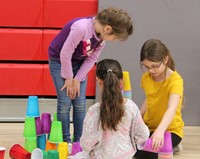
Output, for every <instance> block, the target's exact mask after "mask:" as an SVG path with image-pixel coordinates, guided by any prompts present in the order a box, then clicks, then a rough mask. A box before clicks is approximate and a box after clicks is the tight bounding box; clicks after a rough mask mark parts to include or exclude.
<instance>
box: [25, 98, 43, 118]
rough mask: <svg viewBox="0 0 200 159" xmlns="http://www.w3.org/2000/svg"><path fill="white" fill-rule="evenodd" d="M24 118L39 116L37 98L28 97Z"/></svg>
mask: <svg viewBox="0 0 200 159" xmlns="http://www.w3.org/2000/svg"><path fill="white" fill-rule="evenodd" d="M26 116H28V117H38V116H40V111H39V102H38V97H37V96H29V97H28V104H27V109H26Z"/></svg>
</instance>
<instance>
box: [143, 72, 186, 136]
mask: <svg viewBox="0 0 200 159" xmlns="http://www.w3.org/2000/svg"><path fill="white" fill-rule="evenodd" d="M141 86H142V88H143V89H144V92H145V95H146V112H145V114H144V122H145V123H146V125H147V126H148V127H149V129H150V132H153V131H155V129H156V128H157V127H158V125H159V124H160V122H161V120H162V117H163V115H164V113H165V111H166V110H167V107H168V100H169V96H170V94H178V95H180V97H181V98H180V101H179V105H178V107H177V110H176V114H175V116H174V118H173V120H172V122H171V124H170V125H169V127H168V128H167V130H166V131H169V132H172V133H175V134H177V135H178V136H180V137H181V138H182V137H183V127H184V122H183V120H182V114H181V107H182V98H183V79H182V78H181V76H180V75H179V74H178V73H177V72H176V71H174V72H173V73H172V74H171V75H170V76H169V77H168V78H167V79H166V80H165V81H164V82H155V81H153V80H152V79H151V77H150V75H149V73H148V72H147V73H144V74H143V76H142V81H141Z"/></svg>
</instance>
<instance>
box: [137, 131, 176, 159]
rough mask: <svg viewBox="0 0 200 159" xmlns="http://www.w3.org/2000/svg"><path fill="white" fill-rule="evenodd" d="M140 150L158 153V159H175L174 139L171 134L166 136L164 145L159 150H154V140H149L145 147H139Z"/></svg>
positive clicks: (168, 133)
mask: <svg viewBox="0 0 200 159" xmlns="http://www.w3.org/2000/svg"><path fill="white" fill-rule="evenodd" d="M138 149H140V150H143V151H149V152H154V153H158V159H173V148H172V138H171V133H170V132H165V134H164V145H163V147H161V148H159V149H158V150H154V149H153V148H152V139H151V138H149V139H148V140H147V141H146V143H145V144H144V145H138Z"/></svg>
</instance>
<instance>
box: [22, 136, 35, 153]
mask: <svg viewBox="0 0 200 159" xmlns="http://www.w3.org/2000/svg"><path fill="white" fill-rule="evenodd" d="M24 148H25V149H26V150H27V151H29V152H30V153H32V151H33V150H34V149H35V148H37V140H36V137H27V138H25V143H24Z"/></svg>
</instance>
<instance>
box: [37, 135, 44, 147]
mask: <svg viewBox="0 0 200 159" xmlns="http://www.w3.org/2000/svg"><path fill="white" fill-rule="evenodd" d="M37 147H38V148H40V149H41V150H45V148H46V134H42V135H41V136H37Z"/></svg>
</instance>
